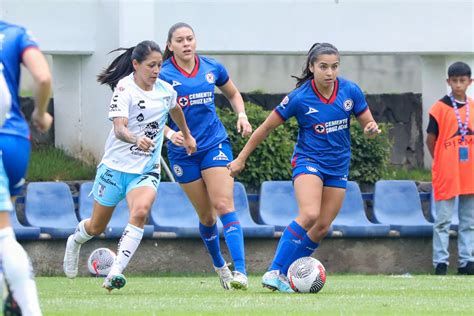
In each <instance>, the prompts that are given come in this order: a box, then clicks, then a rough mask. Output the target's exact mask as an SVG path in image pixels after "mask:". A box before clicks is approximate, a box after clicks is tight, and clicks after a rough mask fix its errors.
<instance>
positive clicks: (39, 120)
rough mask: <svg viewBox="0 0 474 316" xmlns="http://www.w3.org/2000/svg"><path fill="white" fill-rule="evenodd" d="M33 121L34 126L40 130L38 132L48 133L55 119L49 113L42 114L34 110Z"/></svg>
mask: <svg viewBox="0 0 474 316" xmlns="http://www.w3.org/2000/svg"><path fill="white" fill-rule="evenodd" d="M31 121H32V123H33V126H34V127H35V128H36V129H37V130H38V132H40V133H46V132H47V131H49V129H50V128H51V124H52V123H53V117H52V116H51V114H49V113H48V112H45V113H43V114H40V113H39V112H38V110H37V109H36V108H35V109H34V110H33V113H32V114H31Z"/></svg>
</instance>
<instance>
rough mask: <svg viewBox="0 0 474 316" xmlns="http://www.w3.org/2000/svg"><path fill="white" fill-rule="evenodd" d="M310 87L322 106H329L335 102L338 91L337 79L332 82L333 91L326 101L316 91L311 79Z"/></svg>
mask: <svg viewBox="0 0 474 316" xmlns="http://www.w3.org/2000/svg"><path fill="white" fill-rule="evenodd" d="M311 87H312V88H313V91H314V93H315V94H316V96H317V97H318V98H319V99H320V100H321V102H323V103H324V104H330V103H334V101H336V97H337V92H338V90H339V79H337V78H336V81H334V89H333V90H332V94H331V97H330V98H329V99H326V98H325V97H324V96H323V95H322V94H321V93H320V92H319V90H318V88H317V87H316V84H315V83H314V79H311Z"/></svg>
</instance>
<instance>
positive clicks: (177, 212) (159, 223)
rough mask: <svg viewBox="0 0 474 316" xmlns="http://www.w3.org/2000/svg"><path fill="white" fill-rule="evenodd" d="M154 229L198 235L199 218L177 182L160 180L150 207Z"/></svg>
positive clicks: (189, 235)
mask: <svg viewBox="0 0 474 316" xmlns="http://www.w3.org/2000/svg"><path fill="white" fill-rule="evenodd" d="M150 220H151V222H152V223H153V225H155V231H158V232H171V233H175V234H176V236H177V237H189V238H191V237H199V236H200V235H199V218H198V216H197V215H196V211H195V210H194V207H193V205H192V204H191V202H190V201H189V199H188V197H187V196H186V194H185V193H184V191H183V190H182V189H181V187H180V186H179V184H178V183H177V182H161V183H160V186H159V187H158V196H157V197H156V200H155V203H153V206H152V208H151V215H150Z"/></svg>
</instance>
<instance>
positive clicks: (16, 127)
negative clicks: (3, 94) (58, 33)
mask: <svg viewBox="0 0 474 316" xmlns="http://www.w3.org/2000/svg"><path fill="white" fill-rule="evenodd" d="M37 47H38V44H36V42H35V40H34V39H33V38H32V37H31V35H30V34H29V32H28V31H27V30H26V29H25V28H23V27H20V26H17V25H13V24H8V23H5V22H3V21H0V63H1V64H2V65H3V76H4V78H5V81H6V83H7V86H8V89H9V91H10V95H11V109H10V111H9V112H8V113H7V115H6V121H5V124H4V125H3V126H2V127H0V133H2V134H11V135H17V136H21V137H25V138H29V137H30V131H29V128H28V123H27V122H26V120H25V117H24V116H23V114H22V113H21V111H20V101H19V98H18V87H19V85H20V63H21V60H22V56H23V53H24V52H25V51H26V50H27V49H29V48H37Z"/></svg>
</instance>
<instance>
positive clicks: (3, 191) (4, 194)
mask: <svg viewBox="0 0 474 316" xmlns="http://www.w3.org/2000/svg"><path fill="white" fill-rule="evenodd" d="M9 187H10V184H9V180H8V176H7V174H6V172H5V168H3V159H2V154H1V152H0V215H2V216H4V217H5V219H6V220H7V221H4V220H2V221H1V222H0V228H3V227H6V226H9V224H8V223H10V221H9V217H8V216H9V215H8V212H11V211H13V203H12V201H11V200H10V189H9ZM3 213H5V214H6V215H3ZM3 224H4V225H3Z"/></svg>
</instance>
